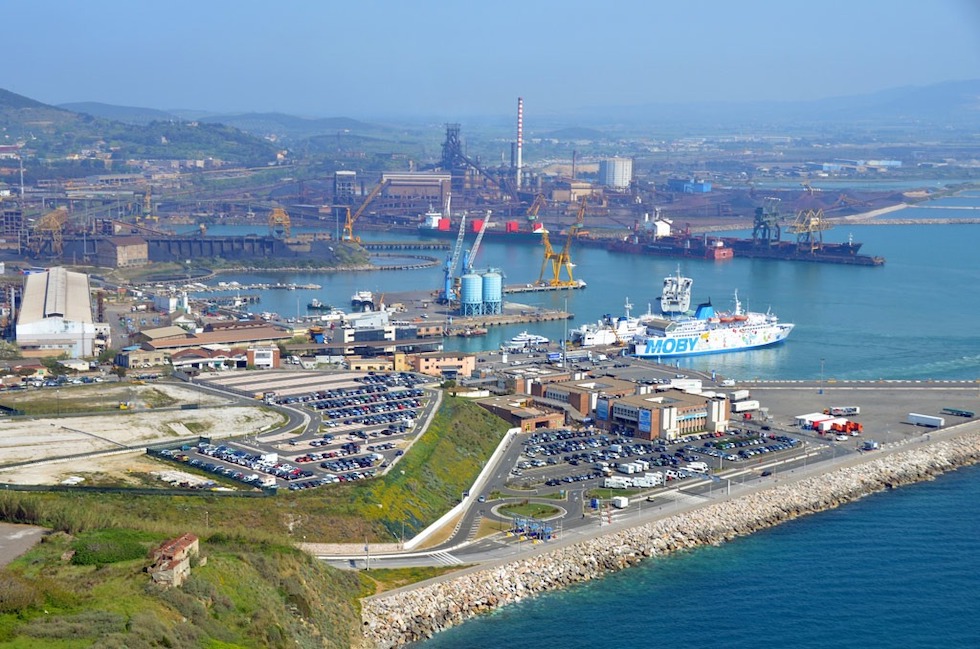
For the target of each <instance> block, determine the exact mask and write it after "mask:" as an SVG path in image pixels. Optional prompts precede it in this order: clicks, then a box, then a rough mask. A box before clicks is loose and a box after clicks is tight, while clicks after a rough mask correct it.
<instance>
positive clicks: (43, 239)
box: [27, 207, 68, 257]
mask: <svg viewBox="0 0 980 649" xmlns="http://www.w3.org/2000/svg"><path fill="white" fill-rule="evenodd" d="M67 224H68V209H67V208H65V207H59V208H58V209H56V210H53V211H51V212H48V213H47V214H45V215H44V216H42V217H41V218H40V219H38V220H37V222H36V223H35V224H34V227H33V228H32V229H31V231H30V232H29V234H28V243H27V247H28V248H29V249H30V251H31V255H32V256H34V257H40V256H41V255H42V254H48V255H50V256H51V257H60V256H61V253H62V252H63V251H64V232H65V226H66V225H67Z"/></svg>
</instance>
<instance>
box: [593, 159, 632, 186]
mask: <svg viewBox="0 0 980 649" xmlns="http://www.w3.org/2000/svg"><path fill="white" fill-rule="evenodd" d="M632 181H633V159H632V158H608V159H606V160H600V161H599V184H600V185H603V186H604V187H609V188H611V189H615V190H619V191H623V190H626V189H629V186H630V183H631V182H632Z"/></svg>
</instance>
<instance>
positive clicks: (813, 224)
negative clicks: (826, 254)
mask: <svg viewBox="0 0 980 649" xmlns="http://www.w3.org/2000/svg"><path fill="white" fill-rule="evenodd" d="M832 227H833V225H831V224H830V223H828V222H827V221H825V220H824V218H823V210H800V212H799V213H798V214H797V215H796V221H795V222H794V223H793V225H791V226H790V227H789V231H790V232H792V233H793V234H795V235H796V246H797V248H799V249H800V250H802V251H809V252H813V251H814V250H818V249H820V248H822V247H823V231H824V230H829V229H830V228H832Z"/></svg>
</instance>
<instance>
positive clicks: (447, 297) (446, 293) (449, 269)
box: [439, 212, 466, 304]
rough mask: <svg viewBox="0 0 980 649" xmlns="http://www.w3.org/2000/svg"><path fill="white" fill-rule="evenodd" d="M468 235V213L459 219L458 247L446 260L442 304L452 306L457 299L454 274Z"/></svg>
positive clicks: (441, 296)
mask: <svg viewBox="0 0 980 649" xmlns="http://www.w3.org/2000/svg"><path fill="white" fill-rule="evenodd" d="M465 234H466V213H465V212H464V213H463V216H461V217H460V219H459V233H458V234H457V235H456V245H455V246H453V252H452V254H451V255H450V256H449V258H448V259H446V265H445V267H444V271H445V277H444V283H443V288H442V294H441V295H440V296H439V302H440V303H441V304H451V303H452V302H453V299H454V298H455V293H456V287H455V278H454V274H455V272H456V264H458V263H459V257H460V253H461V251H462V250H463V236H464V235H465Z"/></svg>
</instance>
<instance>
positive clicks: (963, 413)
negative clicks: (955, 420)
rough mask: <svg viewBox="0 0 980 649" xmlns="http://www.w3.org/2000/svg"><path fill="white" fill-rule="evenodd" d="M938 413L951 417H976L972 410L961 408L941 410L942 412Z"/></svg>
mask: <svg viewBox="0 0 980 649" xmlns="http://www.w3.org/2000/svg"><path fill="white" fill-rule="evenodd" d="M940 412H941V413H943V414H944V415H953V416H955V417H970V418H972V417H974V416H976V413H974V412H973V411H972V410H964V409H962V408H943V409H942V410H940Z"/></svg>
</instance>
